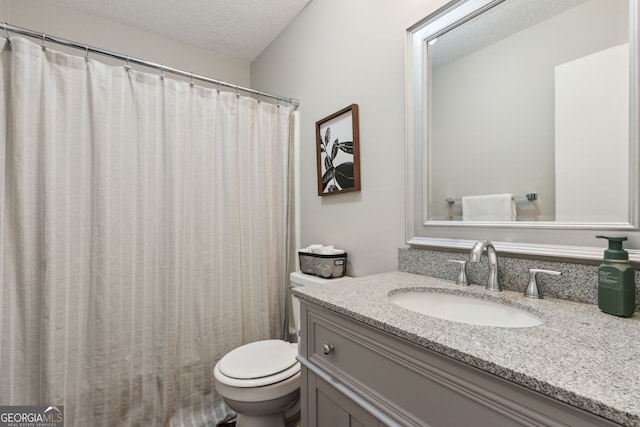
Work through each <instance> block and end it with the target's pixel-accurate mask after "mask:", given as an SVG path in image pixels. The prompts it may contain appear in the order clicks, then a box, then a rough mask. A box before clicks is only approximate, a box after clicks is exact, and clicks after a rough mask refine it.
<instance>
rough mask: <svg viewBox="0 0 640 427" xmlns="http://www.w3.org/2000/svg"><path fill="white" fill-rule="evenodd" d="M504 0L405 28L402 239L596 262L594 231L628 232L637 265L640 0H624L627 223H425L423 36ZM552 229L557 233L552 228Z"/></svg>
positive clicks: (460, 7) (464, 6) (452, 9)
mask: <svg viewBox="0 0 640 427" xmlns="http://www.w3.org/2000/svg"><path fill="white" fill-rule="evenodd" d="M504 1H508V0H453V1H450V2H448V3H447V4H445V5H444V6H443V7H441V8H440V9H438V10H436V11H435V12H433V13H431V14H430V15H428V16H427V17H426V18H424V19H423V20H421V21H419V22H418V23H416V24H414V25H413V26H411V27H410V28H408V29H407V40H406V83H407V86H406V109H405V117H406V134H405V138H406V144H405V155H406V157H405V171H406V182H405V185H406V196H405V205H406V206H405V209H406V243H407V244H408V245H410V246H418V247H435V248H450V249H465V250H466V249H469V248H470V247H471V246H472V245H473V243H475V241H477V240H481V239H486V240H491V241H492V242H493V243H494V246H495V247H496V249H497V250H498V251H502V252H507V253H514V254H523V255H533V256H545V257H553V258H578V259H591V260H601V259H602V251H603V248H604V247H603V246H598V247H595V245H597V243H596V242H595V240H596V239H595V235H596V234H603V233H604V234H606V233H610V234H611V233H613V234H615V235H627V236H628V237H629V241H628V242H626V243H627V244H626V245H625V247H626V248H627V250H628V251H629V259H630V260H631V261H632V262H640V233H639V232H638V230H639V228H640V193H639V192H640V183H639V182H638V181H639V180H640V117H639V115H640V109H639V108H640V74H639V71H640V64H639V61H640V51H639V44H640V43H639V40H638V38H639V31H638V25H639V22H640V10H639V3H640V0H629V49H630V57H629V66H630V70H629V78H630V82H629V83H630V84H629V212H628V215H629V216H628V218H629V221H628V222H626V223H587V222H585V223H582V222H580V223H578V222H550V221H546V222H544V221H540V222H534V221H530V222H529V221H527V222H525V221H523V222H515V223H514V222H478V221H465V222H462V221H455V222H451V221H429V219H428V217H427V212H428V202H427V201H428V197H427V185H426V182H427V177H426V176H425V172H426V166H425V165H426V164H427V162H426V161H427V150H426V143H427V125H428V124H427V120H423V118H425V117H426V114H427V112H428V109H427V107H428V102H427V100H428V93H427V81H428V78H429V76H428V75H427V73H428V71H427V70H428V67H427V66H426V65H427V59H428V54H427V46H428V41H429V40H432V39H434V38H437V37H438V36H439V35H441V34H443V33H445V32H446V31H448V30H450V29H452V28H454V27H456V26H458V25H460V24H462V23H464V22H466V21H468V20H470V19H472V18H474V17H476V16H478V15H479V14H481V13H483V12H484V11H486V10H488V9H490V8H492V7H493V6H495V5H497V4H499V3H502V2H504ZM559 231H562V232H561V233H559Z"/></svg>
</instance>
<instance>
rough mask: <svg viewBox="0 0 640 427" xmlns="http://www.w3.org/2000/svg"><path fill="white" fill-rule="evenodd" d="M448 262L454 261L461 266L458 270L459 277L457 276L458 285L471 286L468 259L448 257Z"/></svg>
mask: <svg viewBox="0 0 640 427" xmlns="http://www.w3.org/2000/svg"><path fill="white" fill-rule="evenodd" d="M447 262H453V263H455V264H459V266H460V270H458V277H457V278H456V285H460V286H469V281H468V280H467V261H463V260H459V259H448V260H447Z"/></svg>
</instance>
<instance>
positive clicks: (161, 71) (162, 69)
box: [160, 65, 164, 80]
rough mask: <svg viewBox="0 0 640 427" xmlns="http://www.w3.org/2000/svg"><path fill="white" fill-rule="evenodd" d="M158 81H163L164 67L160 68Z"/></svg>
mask: <svg viewBox="0 0 640 427" xmlns="http://www.w3.org/2000/svg"><path fill="white" fill-rule="evenodd" d="M160 80H164V66H162V65H161V66H160Z"/></svg>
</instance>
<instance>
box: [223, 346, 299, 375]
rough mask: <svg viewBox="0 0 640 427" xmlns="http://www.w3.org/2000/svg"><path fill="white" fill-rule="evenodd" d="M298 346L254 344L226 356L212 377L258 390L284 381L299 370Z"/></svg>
mask: <svg viewBox="0 0 640 427" xmlns="http://www.w3.org/2000/svg"><path fill="white" fill-rule="evenodd" d="M297 354H298V351H297V347H296V346H295V345H291V344H290V343H288V342H285V341H282V340H263V341H256V342H252V343H249V344H245V345H243V346H240V347H238V348H236V349H234V350H232V351H231V352H229V353H227V354H226V355H225V356H224V357H223V358H222V359H220V361H219V362H218V363H217V364H216V366H215V369H214V375H215V377H216V379H217V380H218V381H220V382H221V383H223V384H226V385H230V386H234V387H259V386H265V385H269V384H274V383H277V382H279V381H283V380H286V379H288V378H290V377H292V376H293V375H295V374H296V373H298V372H299V371H300V363H298V361H296V355H297Z"/></svg>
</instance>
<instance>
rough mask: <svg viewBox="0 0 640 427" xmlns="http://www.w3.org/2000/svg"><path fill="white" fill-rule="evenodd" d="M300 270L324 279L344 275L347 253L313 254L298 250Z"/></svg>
mask: <svg viewBox="0 0 640 427" xmlns="http://www.w3.org/2000/svg"><path fill="white" fill-rule="evenodd" d="M298 257H299V258H300V271H302V272H303V273H307V274H313V275H314V276H319V277H323V278H325V279H334V278H336V277H342V276H344V273H345V271H346V269H347V253H346V252H344V253H342V254H336V255H333V254H332V255H324V254H314V253H309V252H304V251H298Z"/></svg>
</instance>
